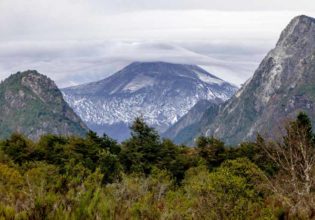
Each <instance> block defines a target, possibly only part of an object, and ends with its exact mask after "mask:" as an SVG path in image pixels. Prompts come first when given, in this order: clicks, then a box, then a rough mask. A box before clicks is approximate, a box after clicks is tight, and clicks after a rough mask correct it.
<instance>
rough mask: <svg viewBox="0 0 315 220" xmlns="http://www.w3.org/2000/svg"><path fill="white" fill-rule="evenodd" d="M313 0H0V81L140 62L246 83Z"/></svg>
mask: <svg viewBox="0 0 315 220" xmlns="http://www.w3.org/2000/svg"><path fill="white" fill-rule="evenodd" d="M300 14H305V15H308V16H312V17H315V1H314V0H299V1H296V0H276V1H275V0H237V1H235V0H220V1H219V0H27V1H25V0H0V33H1V34H0V80H3V79H5V78H6V77H8V76H9V75H10V74H12V73H15V72H17V71H23V70H28V69H36V70H38V71H39V72H41V73H43V74H45V75H48V76H49V77H50V78H52V79H53V80H54V81H55V82H56V83H57V85H58V86H59V87H67V86H72V85H78V84H82V83H87V82H91V81H96V80H100V79H103V78H105V77H108V76H109V75H111V74H113V73H115V72H116V71H118V70H119V69H121V68H123V67H124V66H126V65H128V64H130V63H132V62H135V61H143V62H145V61H165V62H173V63H182V64H195V65H199V66H201V67H203V68H204V69H206V70H207V71H209V72H211V73H212V74H214V75H216V76H218V77H220V78H222V79H224V80H226V81H228V82H231V83H233V84H235V85H241V84H242V83H244V82H245V81H246V80H247V79H248V78H249V77H251V76H252V75H253V73H254V71H255V69H256V68H257V67H258V65H259V63H260V61H261V60H262V59H263V57H264V56H265V55H266V53H267V52H268V51H269V50H270V49H272V48H273V47H274V45H275V44H276V42H277V40H278V38H279V35H280V33H281V31H282V30H283V29H284V28H285V26H286V25H287V24H288V23H289V22H290V20H291V19H292V18H293V17H295V16H297V15H300Z"/></svg>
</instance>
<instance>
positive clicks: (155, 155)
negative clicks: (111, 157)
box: [120, 117, 161, 174]
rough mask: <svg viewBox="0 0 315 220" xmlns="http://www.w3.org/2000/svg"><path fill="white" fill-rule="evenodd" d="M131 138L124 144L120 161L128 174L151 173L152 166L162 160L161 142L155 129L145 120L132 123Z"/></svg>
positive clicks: (137, 119) (139, 118)
mask: <svg viewBox="0 0 315 220" xmlns="http://www.w3.org/2000/svg"><path fill="white" fill-rule="evenodd" d="M130 129H131V138H129V139H128V140H126V141H125V142H124V143H123V150H122V152H121V154H120V160H121V162H122V164H123V165H124V168H125V170H126V171H127V172H135V171H136V172H144V173H146V174H148V173H150V171H151V168H152V165H153V164H156V162H157V161H158V160H160V159H161V158H160V154H159V153H160V147H161V141H160V137H159V135H158V133H157V132H156V131H155V129H154V128H151V127H149V126H148V125H147V124H146V123H145V121H144V119H143V118H141V117H138V118H136V119H135V121H134V122H133V123H132V125H131V127H130Z"/></svg>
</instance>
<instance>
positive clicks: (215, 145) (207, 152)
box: [197, 136, 225, 169]
mask: <svg viewBox="0 0 315 220" xmlns="http://www.w3.org/2000/svg"><path fill="white" fill-rule="evenodd" d="M197 151H198V154H199V156H200V157H202V158H204V159H205V160H206V161H207V165H208V167H209V169H212V168H214V167H217V166H219V165H220V164H221V163H222V162H223V161H224V152H225V148H224V143H223V142H222V141H220V140H218V139H216V138H214V137H204V136H201V137H199V138H198V139H197Z"/></svg>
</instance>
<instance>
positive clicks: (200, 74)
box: [194, 70, 224, 85]
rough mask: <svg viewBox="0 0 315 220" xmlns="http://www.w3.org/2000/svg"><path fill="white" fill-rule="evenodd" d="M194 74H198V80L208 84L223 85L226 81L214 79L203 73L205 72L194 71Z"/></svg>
mask: <svg viewBox="0 0 315 220" xmlns="http://www.w3.org/2000/svg"><path fill="white" fill-rule="evenodd" d="M194 72H195V73H196V74H197V76H198V78H199V79H200V80H201V81H203V82H205V83H208V84H219V85H221V84H222V83H223V82H224V81H223V80H221V79H217V78H213V77H211V76H210V75H208V74H206V73H203V72H199V71H196V70H194Z"/></svg>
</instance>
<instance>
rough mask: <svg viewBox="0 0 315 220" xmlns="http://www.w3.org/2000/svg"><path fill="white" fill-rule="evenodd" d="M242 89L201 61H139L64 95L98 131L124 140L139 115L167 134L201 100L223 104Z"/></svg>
mask: <svg viewBox="0 0 315 220" xmlns="http://www.w3.org/2000/svg"><path fill="white" fill-rule="evenodd" d="M236 89H237V88H236V87H235V86H233V85H231V84H229V83H227V82H225V81H223V80H222V79H219V78H218V77H216V76H214V75H211V74H210V73H208V72H206V71H205V70H203V69H201V68H200V67H198V66H195V65H182V64H171V63H165V62H147V63H140V62H135V63H132V64H130V65H129V66H127V67H125V68H124V69H122V70H121V71H119V72H117V73H115V74H113V75H112V76H110V77H108V78H106V79H103V80H100V81H98V82H93V83H89V84H84V85H80V86H75V87H70V88H66V89H63V94H64V97H65V99H66V100H67V102H68V103H69V104H70V106H71V107H72V108H73V109H74V110H75V112H76V113H77V114H78V115H79V116H81V118H82V119H83V120H84V121H85V122H86V123H87V125H88V126H89V127H90V128H91V129H92V130H96V131H97V132H99V133H104V132H105V133H107V134H108V135H110V136H112V137H114V138H116V139H119V140H123V139H124V138H126V137H127V136H128V134H129V130H128V125H129V124H130V122H132V120H133V119H134V118H135V117H137V116H140V115H142V116H143V117H144V118H145V120H146V121H147V123H148V124H150V125H151V126H153V127H155V128H157V130H158V131H160V132H163V131H165V130H166V129H167V128H168V127H169V126H171V125H172V124H174V123H175V122H177V120H178V119H179V118H180V117H182V116H183V115H184V114H186V113H187V112H188V110H189V109H191V108H192V107H193V106H194V105H195V104H196V103H197V102H198V101H199V100H203V99H205V100H210V101H212V102H215V103H220V102H223V101H225V100H227V99H229V98H230V97H231V96H232V95H233V94H234V93H235V91H236Z"/></svg>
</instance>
